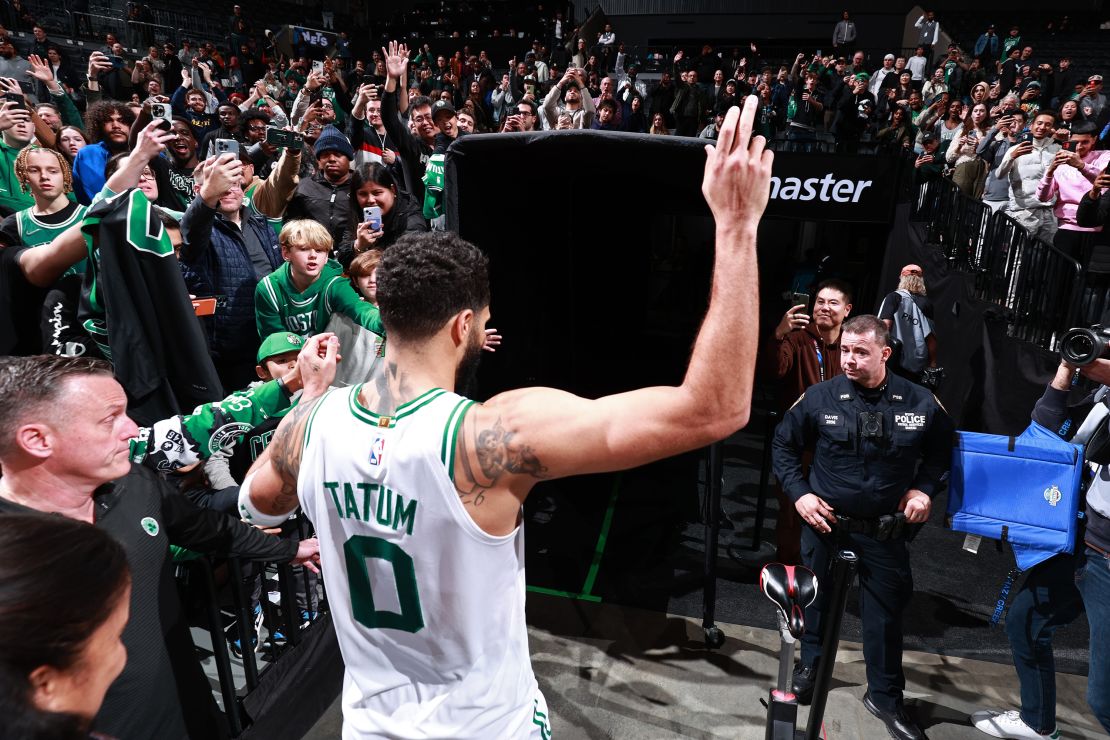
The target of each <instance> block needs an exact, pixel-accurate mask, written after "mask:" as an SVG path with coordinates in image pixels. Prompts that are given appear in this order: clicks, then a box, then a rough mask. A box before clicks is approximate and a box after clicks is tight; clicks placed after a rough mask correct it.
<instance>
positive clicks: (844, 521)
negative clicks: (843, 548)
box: [834, 511, 906, 542]
mask: <svg viewBox="0 0 1110 740" xmlns="http://www.w3.org/2000/svg"><path fill="white" fill-rule="evenodd" d="M834 527H835V529H836V530H837V533H838V534H863V535H867V536H868V537H871V538H873V539H874V540H875V541H877V542H885V541H887V540H897V539H901V538H902V537H904V536H905V535H906V515H905V514H904V513H902V512H900V511H899V512H897V513H895V514H883V515H882V516H880V517H876V518H874V519H859V518H856V517H851V516H845V515H844V514H837V515H836V524H835V525H834Z"/></svg>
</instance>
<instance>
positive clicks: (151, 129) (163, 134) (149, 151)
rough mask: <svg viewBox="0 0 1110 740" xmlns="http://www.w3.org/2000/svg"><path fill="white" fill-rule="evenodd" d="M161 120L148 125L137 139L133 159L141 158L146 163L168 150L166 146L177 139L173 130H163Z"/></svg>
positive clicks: (132, 153) (132, 152) (132, 151)
mask: <svg viewBox="0 0 1110 740" xmlns="http://www.w3.org/2000/svg"><path fill="white" fill-rule="evenodd" d="M160 123H161V120H156V121H151V122H150V123H148V124H147V125H146V126H145V127H144V128H143V130H142V131H140V132H139V135H138V136H137V137H136V139H135V148H134V149H132V150H131V156H132V157H139V158H140V159H142V161H144V162H149V161H150V160H152V159H154V158H155V157H157V156H158V155H159V154H161V153H162V152H163V151H165V149H166V145H167V144H169V143H170V142H171V141H173V140H174V139H176V138H177V134H175V133H174V132H173V131H172V130H167V129H165V128H162V126H160V125H159V124H160Z"/></svg>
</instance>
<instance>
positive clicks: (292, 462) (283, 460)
mask: <svg viewBox="0 0 1110 740" xmlns="http://www.w3.org/2000/svg"><path fill="white" fill-rule="evenodd" d="M321 398H322V396H321ZM319 400H320V398H314V399H312V400H311V401H307V402H305V403H298V404H297V405H296V406H294V407H293V409H292V410H291V411H290V412H289V415H288V416H287V417H286V418H285V419H284V420H283V422H282V424H281V425H280V426H279V427H278V429H277V432H275V434H274V438H273V439H272V440H271V441H270V444H269V446H268V447H267V451H268V452H269V453H270V463H271V464H272V465H273V466H274V470H276V471H277V473H278V475H279V476H280V477H281V491H280V492H279V493H278V494H277V496H275V497H274V499H273V501H272V507H273V512H271V513H274V514H278V513H284V512H287V511H291V510H292V509H294V508H295V507H296V505H297V477H298V476H299V475H300V472H301V453H302V451H303V447H304V435H305V430H306V429H307V427H308V416H309V413H310V412H311V411H312V409H313V408H315V406H316V403H317V402H318V401H319Z"/></svg>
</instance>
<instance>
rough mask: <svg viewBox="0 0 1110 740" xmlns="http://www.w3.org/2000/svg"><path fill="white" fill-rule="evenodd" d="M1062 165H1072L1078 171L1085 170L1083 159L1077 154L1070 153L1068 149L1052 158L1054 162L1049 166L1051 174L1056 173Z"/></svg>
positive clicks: (1062, 150)
mask: <svg viewBox="0 0 1110 740" xmlns="http://www.w3.org/2000/svg"><path fill="white" fill-rule="evenodd" d="M1062 164H1066V165H1070V166H1072V167H1075V168H1076V169H1082V168H1083V158H1082V157H1080V156H1079V155H1078V154H1076V153H1075V152H1069V151H1068V150H1067V149H1061V150H1060V151H1058V152H1056V156H1054V157H1053V158H1052V162H1051V163H1049V165H1048V171H1049V173H1053V172H1055V171H1056V168H1057V167H1059V166H1060V165H1062Z"/></svg>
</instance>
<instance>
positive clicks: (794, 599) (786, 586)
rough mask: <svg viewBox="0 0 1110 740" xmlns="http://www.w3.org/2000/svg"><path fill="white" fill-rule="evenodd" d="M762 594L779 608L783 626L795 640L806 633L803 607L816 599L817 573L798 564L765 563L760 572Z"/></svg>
mask: <svg viewBox="0 0 1110 740" xmlns="http://www.w3.org/2000/svg"><path fill="white" fill-rule="evenodd" d="M759 588H760V589H762V591H763V595H764V596H766V597H767V598H768V599H770V600H771V601H773V602H774V604H775V606H777V607H778V608H779V614H780V615H781V616H782V618H783V620H784V623H785V624H786V628H787V629H788V630H790V634H791V635H793V636H794V638H795V639H799V638H801V636H802V633H803V632H805V608H806V607H807V606H809V605H810V604H812V603H813V600H814V599H816V598H817V576H815V575H814V574H813V571H812V570H810V569H809V568H806V567H804V566H801V565H783V564H782V563H768V564H767V565H765V566H763V570H762V571H760V573H759Z"/></svg>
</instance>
